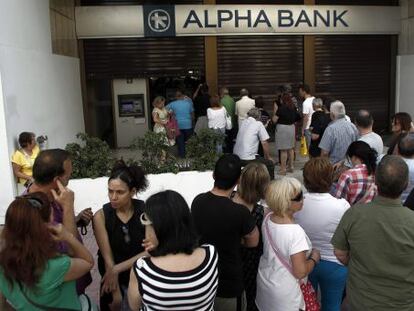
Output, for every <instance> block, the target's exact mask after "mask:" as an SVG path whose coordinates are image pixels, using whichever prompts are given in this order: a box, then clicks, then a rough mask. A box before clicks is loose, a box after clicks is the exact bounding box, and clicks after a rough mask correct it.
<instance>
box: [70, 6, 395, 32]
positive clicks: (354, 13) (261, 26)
mask: <svg viewBox="0 0 414 311" xmlns="http://www.w3.org/2000/svg"><path fill="white" fill-rule="evenodd" d="M400 14H401V13H400V8H399V7H389V6H386V7H385V6H335V5H333V6H316V5H314V6H312V5H144V6H95V7H92V6H89V7H85V6H82V7H76V31H77V36H78V38H80V39H82V38H110V37H160V36H162V37H171V36H210V35H213V36H221V35H272V34H273V35H283V34H301V35H304V34H398V33H399V32H400V27H401V16H400Z"/></svg>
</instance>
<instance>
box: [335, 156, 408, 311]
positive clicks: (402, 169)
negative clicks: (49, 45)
mask: <svg viewBox="0 0 414 311" xmlns="http://www.w3.org/2000/svg"><path fill="white" fill-rule="evenodd" d="M375 183H376V185H377V187H378V196H377V197H376V198H374V200H373V201H372V202H370V203H366V204H356V205H354V206H353V207H351V208H350V209H348V210H347V211H346V212H345V214H344V215H343V216H342V219H341V221H340V223H339V225H338V227H337V228H336V231H335V234H334V235H333V237H332V240H331V242H332V245H333V246H334V249H335V251H334V252H335V255H336V257H337V259H338V260H339V261H340V262H341V263H342V264H344V265H346V266H348V280H347V286H346V291H347V295H348V303H349V309H350V310H399V311H411V310H414V296H413V293H412V292H413V288H414V266H413V258H414V213H413V211H411V210H410V209H408V208H406V207H403V206H402V204H401V193H402V192H403V191H404V189H405V188H406V186H407V183H408V167H407V164H406V163H405V162H404V160H403V159H401V158H400V157H398V156H385V157H384V158H383V159H382V160H381V162H380V163H379V165H378V167H377V169H376V171H375Z"/></svg>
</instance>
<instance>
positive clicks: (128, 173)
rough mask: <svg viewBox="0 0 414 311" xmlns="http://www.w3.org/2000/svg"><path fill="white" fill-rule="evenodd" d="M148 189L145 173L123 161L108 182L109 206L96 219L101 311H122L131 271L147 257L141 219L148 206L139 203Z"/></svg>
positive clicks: (117, 164) (94, 224)
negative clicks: (143, 191)
mask: <svg viewBox="0 0 414 311" xmlns="http://www.w3.org/2000/svg"><path fill="white" fill-rule="evenodd" d="M146 187H147V179H146V175H145V173H144V172H143V170H142V169H141V168H140V167H139V166H136V165H131V166H127V165H126V164H125V163H124V162H123V161H119V162H117V163H116V164H115V166H114V168H113V169H112V172H111V175H110V177H109V180H108V197H109V201H110V202H109V203H106V204H105V205H104V206H103V208H102V209H100V210H99V211H98V212H97V213H96V214H95V216H94V218H93V228H94V233H95V237H96V242H97V243H98V247H99V251H98V268H99V273H100V274H101V276H102V281H101V299H100V305H101V310H102V311H105V310H120V309H121V308H122V305H123V303H124V304H126V300H124V295H125V292H126V289H127V287H128V282H129V270H130V269H131V267H132V265H133V264H134V262H135V261H136V260H137V259H138V258H139V257H140V256H142V255H144V253H143V252H144V248H143V246H142V243H143V240H144V237H145V232H144V227H143V226H142V225H141V222H140V216H141V214H142V213H143V212H144V202H143V201H141V200H137V199H135V196H136V194H137V193H138V192H140V191H142V190H144V189H145V188H146Z"/></svg>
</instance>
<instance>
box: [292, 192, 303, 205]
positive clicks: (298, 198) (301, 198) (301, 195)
mask: <svg viewBox="0 0 414 311" xmlns="http://www.w3.org/2000/svg"><path fill="white" fill-rule="evenodd" d="M291 200H292V201H294V202H300V201H302V200H303V191H300V192H299V193H298V194H297V195H296V196H295V197H294V198H293V199H291Z"/></svg>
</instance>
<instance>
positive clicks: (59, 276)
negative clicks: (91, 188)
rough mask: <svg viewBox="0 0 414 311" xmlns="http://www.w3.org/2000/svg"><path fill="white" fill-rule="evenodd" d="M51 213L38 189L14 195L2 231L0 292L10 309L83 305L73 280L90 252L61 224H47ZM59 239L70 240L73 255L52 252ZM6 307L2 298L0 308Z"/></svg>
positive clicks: (84, 267)
mask: <svg viewBox="0 0 414 311" xmlns="http://www.w3.org/2000/svg"><path fill="white" fill-rule="evenodd" d="M51 214H52V213H51V207H50V203H49V201H48V198H47V196H46V195H45V194H43V193H41V192H34V193H32V194H29V195H25V196H21V197H17V198H16V199H15V200H14V201H13V202H12V203H11V204H10V206H9V208H8V209H7V212H6V221H5V226H4V229H3V231H2V233H1V240H2V249H1V251H0V292H1V293H0V296H4V297H5V298H6V299H7V301H8V302H9V303H10V304H11V305H12V307H13V310H60V309H59V308H66V309H65V310H83V309H82V305H81V300H80V298H79V297H78V295H77V293H76V282H75V281H76V279H78V278H80V277H81V276H83V275H84V274H85V273H87V272H88V271H90V270H91V269H92V267H93V264H94V261H93V257H92V255H91V254H90V253H89V251H88V250H87V249H86V247H85V246H83V244H82V243H81V242H79V240H78V239H77V238H76V237H74V236H73V234H71V233H70V232H69V231H68V230H67V229H65V227H63V225H62V224H58V225H52V224H51V222H52V220H53V218H52V215H51ZM58 242H65V243H67V244H68V246H69V248H70V249H71V251H72V256H71V257H69V256H67V255H63V254H59V253H58V252H57V251H56V250H57V246H56V243H58ZM85 297H86V296H82V299H84V298H85ZM7 308H8V307H6V302H5V300H4V298H3V297H1V298H0V310H8V309H7Z"/></svg>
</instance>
